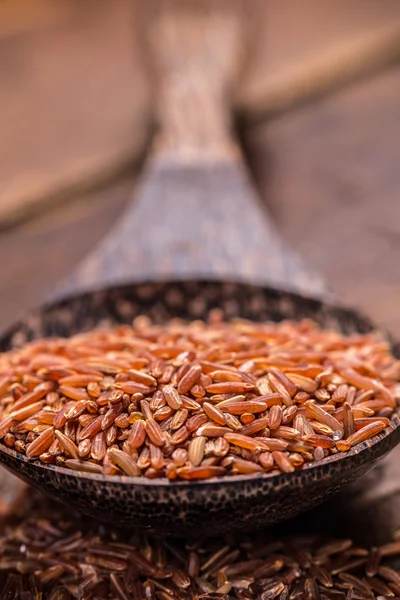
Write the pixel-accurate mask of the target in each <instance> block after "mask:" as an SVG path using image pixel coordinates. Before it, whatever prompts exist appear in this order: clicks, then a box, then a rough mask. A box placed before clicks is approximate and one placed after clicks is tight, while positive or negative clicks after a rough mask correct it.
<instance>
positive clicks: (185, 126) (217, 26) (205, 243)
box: [63, 0, 325, 295]
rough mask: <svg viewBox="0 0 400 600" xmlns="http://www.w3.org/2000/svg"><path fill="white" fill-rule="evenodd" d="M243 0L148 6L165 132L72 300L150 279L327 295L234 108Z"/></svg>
mask: <svg viewBox="0 0 400 600" xmlns="http://www.w3.org/2000/svg"><path fill="white" fill-rule="evenodd" d="M243 6H244V5H243V4H242V3H241V2H239V1H236V0H212V1H210V0H198V1H197V2H196V1H193V0H192V1H189V0H169V1H168V0H164V1H161V2H155V1H154V0H150V1H149V3H148V5H147V7H150V9H149V8H148V10H149V14H148V15H147V18H148V21H147V22H148V24H149V34H150V35H149V38H150V39H149V48H150V49H151V53H152V57H153V58H154V63H155V68H156V72H157V81H158V89H157V102H156V104H157V110H158V112H157V116H158V121H159V130H158V132H157V134H156V136H155V139H154V142H153V148H152V152H151V154H150V157H149V159H148V163H147V168H146V171H145V174H144V177H143V180H142V185H141V189H140V191H139V194H138V195H137V196H136V198H135V199H134V200H133V202H132V203H131V204H130V205H129V206H128V208H127V209H126V210H125V212H124V214H123V215H122V216H121V218H120V220H119V222H118V223H117V224H116V226H115V227H114V228H113V229H112V230H111V231H110V233H109V235H108V236H106V238H105V239H104V240H103V241H102V242H101V244H100V245H99V246H98V248H96V249H95V250H94V252H93V253H92V255H91V256H89V257H88V259H87V260H86V261H85V262H84V263H83V264H82V265H81V266H80V267H79V269H78V271H77V272H76V274H75V276H74V277H73V278H72V279H71V280H70V281H69V287H68V288H64V290H63V291H65V292H67V291H68V292H72V291H77V290H79V291H82V289H95V288H99V287H104V286H106V285H113V284H119V283H126V282H137V281H143V280H171V279H191V278H192V279H196V278H197V279H199V278H206V279H210V278H211V279H222V280H234V281H247V282H253V283H258V284H265V285H267V284H269V285H274V286H276V287H281V288H286V289H289V290H294V291H298V292H302V293H305V294H313V295H320V294H323V293H324V292H325V285H324V283H323V282H322V281H321V279H320V278H319V277H317V276H316V275H315V274H314V273H312V272H311V271H310V270H309V269H308V268H306V267H305V266H304V265H303V264H302V262H301V261H300V260H299V259H298V257H296V256H295V255H294V254H293V252H292V251H291V250H290V249H289V248H287V247H286V245H285V244H284V242H283V241H282V240H281V239H280V237H279V235H278V232H277V230H276V228H275V226H274V224H273V223H272V221H271V220H270V219H269V217H268V214H267V212H266V211H265V210H264V208H263V207H262V206H261V203H260V202H259V200H258V198H257V196H256V193H255V191H254V188H253V186H252V185H251V182H250V178H249V176H248V173H247V170H246V167H245V165H244V161H243V157H242V154H241V151H240V147H239V144H238V142H237V140H236V138H235V136H234V132H233V126H232V118H231V115H232V113H231V99H232V93H233V88H234V84H235V82H236V80H237V77H238V74H239V71H240V66H241V64H242V62H243V60H242V59H243V57H244V54H245V50H244V49H245V46H246V45H245V44H244V38H245V36H246V29H245V20H244V18H243V14H244V13H243V11H242V10H241V8H243Z"/></svg>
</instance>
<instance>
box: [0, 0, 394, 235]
mask: <svg viewBox="0 0 400 600" xmlns="http://www.w3.org/2000/svg"><path fill="white" fill-rule="evenodd" d="M139 1H140V0H139ZM141 4H144V3H141ZM133 5H134V3H133V1H132V0H113V2H112V3H110V2H107V0H85V2H81V1H80V0H58V1H57V2H56V3H55V2H51V0H35V1H31V0H3V1H2V2H0V69H1V75H2V76H1V78H0V104H1V107H2V110H1V111H0V130H1V139H2V143H1V144H0V222H1V225H2V226H4V225H6V226H10V225H12V224H13V223H14V222H19V221H20V220H21V219H23V218H25V217H26V216H29V215H34V214H37V213H38V211H41V212H43V211H45V210H46V208H47V207H48V206H49V205H52V204H62V203H63V202H64V199H65V198H66V197H67V196H72V195H74V194H76V195H78V194H81V192H82V191H83V190H84V189H86V190H87V189H89V188H90V189H93V187H95V186H96V185H98V183H99V181H100V180H102V181H103V184H104V183H105V181H110V179H112V178H113V177H115V176H116V175H119V174H121V171H123V170H125V171H126V170H127V169H130V168H131V167H132V165H133V164H135V161H136V158H137V156H138V154H140V152H141V151H142V150H143V148H144V147H145V145H146V143H147V142H148V135H149V125H150V122H151V114H152V110H153V100H154V97H155V96H154V94H152V91H151V87H150V84H149V79H148V77H147V70H146V68H145V65H144V61H145V59H146V56H145V53H144V52H143V51H142V50H141V48H140V45H139V44H138V40H137V37H136V33H135V28H136V27H137V26H138V27H137V28H138V29H139V30H140V29H141V28H140V23H139V22H138V20H137V19H135V17H134V13H133V10H132V8H133ZM246 5H247V6H253V5H257V6H256V18H255V24H256V25H257V26H258V28H257V30H254V35H253V36H252V39H253V41H254V42H255V45H254V51H253V53H252V56H251V60H250V62H249V64H248V67H247V69H246V73H245V77H244V78H243V79H242V80H241V81H240V86H239V88H238V94H237V97H236V100H235V106H236V108H237V109H240V111H241V113H242V114H245V115H246V116H247V117H250V116H251V115H254V116H255V117H256V118H257V119H258V118H259V116H260V115H261V116H263V118H264V116H265V115H266V114H268V115H271V114H276V111H277V110H278V112H279V110H281V109H282V108H284V110H288V109H289V108H293V107H294V106H298V104H299V103H302V102H303V101H305V100H306V101H309V100H311V99H313V98H315V97H316V96H318V95H319V94H320V93H321V91H323V92H324V93H326V92H327V91H332V90H334V89H338V87H339V86H341V85H344V84H345V83H348V82H349V81H353V80H354V78H356V77H357V76H359V75H363V76H365V75H366V74H370V73H371V72H374V70H376V69H382V68H383V67H384V66H385V65H387V64H389V63H390V62H393V60H395V58H396V57H398V56H399V43H398V41H399V39H400V36H399V34H398V28H399V27H400V5H399V3H398V1H397V0H352V2H351V3H349V2H347V1H346V0H304V1H303V2H301V3H298V2H294V1H293V0H283V1H282V2H265V1H264V0H248V1H247V0H246ZM344 15H345V17H344ZM27 98H28V99H29V101H27ZM260 111H261V112H260ZM81 197H87V195H86V194H81Z"/></svg>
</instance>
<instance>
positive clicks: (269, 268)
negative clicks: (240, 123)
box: [0, 0, 400, 535]
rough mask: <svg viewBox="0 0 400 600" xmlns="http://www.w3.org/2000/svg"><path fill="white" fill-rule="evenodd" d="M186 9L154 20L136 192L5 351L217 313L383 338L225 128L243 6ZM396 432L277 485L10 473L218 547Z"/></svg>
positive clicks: (357, 467)
mask: <svg viewBox="0 0 400 600" xmlns="http://www.w3.org/2000/svg"><path fill="white" fill-rule="evenodd" d="M187 4H188V3H187V2H184V3H183V5H181V4H180V3H178V4H176V5H175V4H174V10H171V7H169V8H170V10H169V11H168V13H167V14H165V13H164V12H163V10H162V9H161V7H159V8H158V10H157V12H156V14H155V16H154V18H153V22H152V31H153V32H154V33H155V35H156V38H155V47H156V51H157V55H158V58H159V59H160V60H159V66H161V71H162V78H161V82H162V85H161V88H160V91H159V95H160V101H159V106H160V116H161V122H162V128H161V133H160V135H159V136H157V137H156V145H155V150H154V152H153V154H152V156H151V157H150V159H149V161H148V165H147V170H146V173H145V176H144V179H143V181H142V187H141V191H140V193H139V194H138V195H137V197H136V199H135V200H134V201H133V202H132V204H131V205H130V206H129V207H128V209H127V210H126V211H125V213H124V214H123V216H122V218H121V220H120V221H119V223H118V224H117V226H116V227H115V228H114V229H113V230H112V232H111V233H110V234H109V236H108V237H107V238H106V239H105V240H104V242H103V243H102V244H101V245H100V247H99V248H97V250H95V252H94V253H93V254H92V255H91V256H90V257H89V258H88V260H86V261H85V263H83V265H82V266H81V267H80V268H79V269H78V271H77V272H76V274H75V276H74V277H73V278H71V280H70V281H69V282H68V284H67V285H66V286H65V288H64V292H63V293H66V291H67V290H68V293H70V294H74V295H71V296H70V297H68V298H67V299H61V300H54V301H53V302H52V303H50V304H48V305H46V306H44V307H42V308H41V309H39V310H37V311H35V312H33V313H31V314H30V315H28V316H27V317H26V318H25V319H23V320H22V321H20V322H19V323H17V324H16V325H14V326H13V327H12V328H11V330H10V331H8V332H7V333H6V334H5V335H4V336H3V337H2V338H1V340H0V347H1V349H2V350H8V349H10V348H12V347H15V346H19V345H21V344H23V343H25V342H26V341H28V340H31V339H34V338H38V337H43V336H69V335H72V334H74V333H77V332H79V331H83V330H88V329H90V328H93V327H96V325H98V324H99V323H103V322H104V321H107V322H110V323H129V322H131V320H132V318H134V317H135V316H136V315H138V314H147V315H149V316H150V317H151V318H152V319H154V320H155V321H156V322H162V321H166V320H167V319H169V318H171V317H175V316H179V317H182V318H185V319H197V318H204V317H206V315H207V313H208V311H209V310H210V309H211V308H213V307H217V306H218V307H221V308H222V309H223V310H224V311H225V313H226V315H227V317H228V318H229V317H235V316H241V317H245V318H249V319H253V320H257V321H263V320H266V319H273V320H280V319H283V318H294V319H297V318H302V317H312V318H313V319H315V320H316V321H317V322H319V323H320V324H321V325H323V326H328V327H336V328H338V329H340V330H342V331H344V332H347V333H350V332H366V331H370V330H371V329H373V325H372V324H371V323H370V322H369V321H368V320H367V319H365V318H364V317H363V316H362V315H359V314H358V313H356V312H354V311H351V310H348V309H346V308H343V307H341V306H339V305H337V304H334V303H332V302H331V303H329V302H327V301H325V300H323V299H322V297H323V294H324V292H325V286H324V285H323V284H322V282H321V281H320V280H319V278H318V277H316V276H315V275H313V274H311V273H310V272H309V270H307V269H306V268H305V267H304V266H303V265H302V263H301V261H299V260H298V258H297V257H296V256H294V254H293V253H292V252H291V251H290V250H289V249H287V248H286V246H285V245H284V243H283V242H282V241H281V240H280V239H279V236H278V234H277V231H276V229H275V227H274V226H273V224H272V223H271V222H270V221H269V219H268V216H267V215H266V213H265V212H264V210H263V209H262V208H261V206H260V205H259V203H258V199H257V197H256V195H255V193H254V190H253V188H252V185H251V183H250V180H249V177H248V174H247V171H246V169H245V166H244V163H243V161H242V157H241V153H240V150H239V147H238V145H237V143H236V142H235V140H234V138H233V136H232V134H231V123H230V120H229V118H228V116H229V114H230V112H229V110H228V109H229V106H228V103H227V100H228V98H229V94H228V92H229V90H230V86H231V84H232V81H233V77H232V75H233V72H234V70H235V69H234V68H233V67H234V66H235V65H236V61H237V57H238V49H239V47H240V44H238V41H239V38H240V36H239V35H238V29H240V19H239V17H238V13H236V12H235V11H234V10H233V9H232V7H233V6H234V4H233V2H231V0H229V2H228V3H227V4H224V6H223V8H222V9H221V10H222V12H219V7H220V5H219V4H218V3H217V2H213V4H212V6H213V8H212V10H211V12H209V11H208V9H209V5H208V3H207V2H206V1H205V0H202V1H201V2H199V3H198V4H195V6H194V9H195V10H194V12H190V13H188V12H186V6H187ZM216 7H218V10H217V8H216ZM175 10H176V11H177V12H175ZM83 290H86V291H83ZM78 291H79V292H80V293H79V294H77V292H78ZM296 292H297V293H296ZM307 292H308V293H309V294H312V296H313V297H306V296H305V295H304V294H306V293H307ZM399 423H400V421H399V416H398V413H396V414H395V415H394V416H393V418H392V420H391V424H390V426H389V427H388V428H387V429H386V430H385V431H383V432H382V433H381V434H379V435H378V436H376V437H374V438H373V439H371V440H368V441H366V442H363V443H362V444H359V445H358V446H356V447H354V448H352V449H351V450H350V451H349V452H348V453H346V454H343V455H335V456H332V457H329V458H326V459H324V460H322V461H320V462H318V463H315V464H312V465H311V466H308V467H307V468H304V469H303V470H301V471H298V472H295V473H290V474H279V475H274V476H268V475H262V476H256V477H255V476H251V475H246V476H245V475H243V476H237V477H222V478H219V479H214V480H209V481H201V482H184V481H178V482H174V483H170V482H169V481H167V480H162V479H160V480H146V479H145V478H131V477H111V476H106V475H92V474H87V473H77V472H75V471H71V470H69V469H65V468H59V467H54V466H49V465H44V464H42V463H40V462H39V461H30V460H28V459H27V458H26V457H25V456H24V455H22V454H19V453H17V452H15V451H14V450H11V449H8V448H7V447H6V446H5V445H3V444H0V462H1V463H3V464H4V465H5V466H6V467H8V468H9V469H10V470H11V471H13V472H14V473H15V474H16V475H18V476H19V477H21V478H22V479H24V480H25V481H27V482H29V483H31V484H32V485H34V486H36V487H38V488H40V489H41V490H42V491H44V492H46V493H48V494H51V495H53V496H54V497H56V498H59V499H61V500H64V501H66V502H68V503H71V504H73V505H75V506H77V507H78V508H80V509H81V510H82V511H83V512H86V513H88V514H91V515H96V516H98V517H99V518H100V519H103V520H104V521H107V522H115V523H117V524H118V525H126V526H129V527H135V528H141V529H144V530H149V531H152V532H153V533H157V534H171V535H183V534H186V533H190V532H192V533H193V532H195V533H196V532H198V531H199V529H201V531H202V532H203V533H207V532H210V534H213V535H215V534H218V533H220V532H226V531H231V530H232V529H243V528H250V527H257V526H259V525H262V524H269V523H274V522H277V521H281V520H284V519H287V518H289V517H291V516H294V515H295V514H298V513H299V512H301V511H303V510H305V509H307V508H310V507H311V506H313V505H315V504H318V503H320V502H321V501H323V500H324V499H325V498H327V497H328V496H330V495H331V494H333V493H334V492H335V491H337V490H339V489H340V488H342V487H344V486H345V485H347V484H348V483H350V482H352V481H354V480H355V479H356V478H358V477H359V476H361V475H363V474H364V473H366V472H367V471H368V470H369V469H371V468H372V467H373V466H374V465H375V464H376V463H377V461H379V460H380V459H381V458H382V457H383V456H384V455H385V454H386V453H387V452H389V451H390V450H391V449H392V448H393V447H394V446H395V445H396V444H397V443H398V442H399V441H400V427H399Z"/></svg>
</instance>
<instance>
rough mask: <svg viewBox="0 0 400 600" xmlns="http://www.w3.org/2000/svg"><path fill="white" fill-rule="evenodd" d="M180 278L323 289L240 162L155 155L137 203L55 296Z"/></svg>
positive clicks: (306, 290)
mask: <svg viewBox="0 0 400 600" xmlns="http://www.w3.org/2000/svg"><path fill="white" fill-rule="evenodd" d="M175 278H178V279H185V278H186V279H187V278H189V279H190V278H216V279H221V280H234V281H235V280H239V281H252V282H256V281H257V282H258V283H264V284H270V285H275V286H277V287H282V288H286V289H291V290H297V291H301V292H303V293H304V294H310V295H312V294H315V295H319V294H321V293H323V291H325V287H324V285H323V283H322V282H321V279H320V278H319V277H317V276H316V275H314V274H313V273H312V272H310V271H309V270H308V269H307V268H306V267H305V266H304V265H303V264H302V262H301V261H300V260H299V259H298V257H297V256H295V254H294V253H292V252H291V251H290V250H289V249H288V248H287V247H286V244H285V243H284V242H283V241H282V240H281V239H280V238H279V236H278V233H277V230H276V229H275V227H274V225H273V223H272V222H271V221H270V220H269V219H268V216H267V214H266V213H265V212H264V211H263V210H262V209H261V206H260V203H259V200H258V199H257V197H256V195H255V191H254V189H253V188H252V186H251V184H250V180H249V177H248V174H247V172H246V170H245V168H244V165H243V164H242V163H241V162H240V161H237V162H234V161H231V162H229V163H226V162H222V163H221V164H218V163H216V164H212V165H210V164H207V163H205V164H201V163H200V164H199V165H194V166H187V165H185V164H179V163H171V162H170V161H164V160H162V158H161V159H153V160H152V161H151V162H150V164H149V165H148V166H147V171H146V175H145V177H144V180H143V182H142V185H141V187H140V192H139V194H138V197H137V199H136V201H134V202H132V204H130V205H129V206H128V208H127V209H126V210H125V212H124V213H123V214H122V216H121V217H120V219H119V221H118V223H117V224H116V226H115V228H114V229H113V230H112V231H110V232H109V234H108V235H107V236H106V238H105V239H104V240H103V241H102V242H101V243H100V245H99V246H98V247H97V248H96V249H94V251H93V252H92V254H91V255H90V256H89V257H88V259H86V260H85V261H84V262H83V264H82V265H81V266H80V267H78V269H77V271H76V274H75V275H74V276H72V277H71V278H70V279H69V281H68V283H66V285H65V287H63V288H62V290H59V291H58V292H57V295H58V294H60V293H62V294H64V293H68V294H69V293H73V292H74V291H82V290H85V289H97V288H99V287H104V286H106V285H115V284H119V283H126V282H127V281H141V280H156V281H159V280H168V279H175Z"/></svg>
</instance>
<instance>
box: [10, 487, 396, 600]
mask: <svg viewBox="0 0 400 600" xmlns="http://www.w3.org/2000/svg"><path fill="white" fill-rule="evenodd" d="M27 496H28V497H27V498H26V499H25V501H24V502H23V503H22V504H21V505H20V507H19V511H18V512H17V514H15V515H13V516H11V515H9V516H8V518H7V519H3V522H2V524H1V525H0V550H1V552H0V598H1V599H2V600H4V599H8V600H9V599H11V598H12V599H17V598H18V599H21V600H73V599H81V600H89V599H91V600H116V599H118V600H128V599H129V600H132V599H133V600H271V599H274V598H279V600H285V599H286V600H288V599H292V600H297V599H298V600H375V599H377V600H384V599H385V598H388V599H393V600H396V598H398V597H400V573H399V572H398V570H397V569H395V568H393V565H395V564H398V560H399V556H400V540H399V539H397V540H396V539H395V541H393V542H389V543H387V544H385V545H383V546H380V547H372V548H370V549H365V548H361V547H357V546H356V545H355V544H354V542H352V540H350V539H336V540H330V539H323V538H321V539H320V538H318V537H317V536H315V535H302V534H299V535H297V536H293V535H292V536H290V537H288V536H282V535H280V536H277V535H276V534H273V533H267V532H258V533H256V534H254V533H252V534H251V535H245V534H241V535H237V536H226V537H224V538H222V539H221V538H220V539H218V540H216V539H203V540H202V539H196V540H194V539H192V540H178V541H177V540H174V541H170V540H163V539H151V538H148V537H146V536H140V535H137V534H134V533H133V534H132V533H127V532H119V531H117V530H114V529H112V528H108V527H106V526H104V525H101V524H99V523H97V522H96V521H95V520H94V519H88V518H87V517H81V516H80V515H79V513H77V512H75V511H73V510H71V508H69V507H66V506H62V505H61V504H58V503H55V502H54V501H52V500H50V499H46V498H45V497H44V496H42V495H41V494H40V493H38V492H35V491H32V490H30V491H29V494H27Z"/></svg>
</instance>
